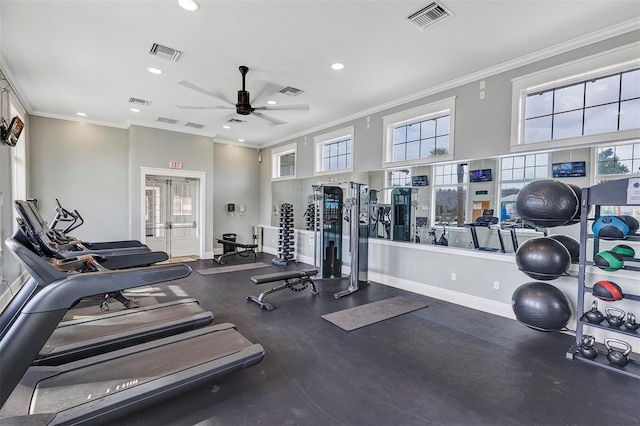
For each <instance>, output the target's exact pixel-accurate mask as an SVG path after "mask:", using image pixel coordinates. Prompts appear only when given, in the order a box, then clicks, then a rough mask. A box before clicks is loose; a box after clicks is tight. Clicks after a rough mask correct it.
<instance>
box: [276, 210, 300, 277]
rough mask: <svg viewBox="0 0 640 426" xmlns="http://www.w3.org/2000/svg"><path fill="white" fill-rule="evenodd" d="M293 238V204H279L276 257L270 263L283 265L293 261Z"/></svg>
mask: <svg viewBox="0 0 640 426" xmlns="http://www.w3.org/2000/svg"><path fill="white" fill-rule="evenodd" d="M294 244H295V243H294V238H293V206H292V205H291V204H289V203H284V204H282V205H281V206H280V230H279V231H278V257H276V258H275V259H272V260H271V263H273V264H274V265H278V266H285V265H287V264H288V263H290V262H294V261H295V260H294V254H293V251H294V247H295V245H294Z"/></svg>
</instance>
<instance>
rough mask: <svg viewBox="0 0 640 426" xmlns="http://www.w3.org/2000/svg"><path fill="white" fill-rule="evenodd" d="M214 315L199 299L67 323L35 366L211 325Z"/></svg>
mask: <svg viewBox="0 0 640 426" xmlns="http://www.w3.org/2000/svg"><path fill="white" fill-rule="evenodd" d="M212 321H213V314H212V313H211V312H209V311H205V310H204V309H203V308H202V307H201V306H200V304H199V303H198V302H197V301H196V300H195V299H181V300H177V301H172V302H165V303H162V304H157V305H153V306H148V307H144V308H137V309H132V310H124V311H118V312H109V313H105V314H104V315H101V316H90V317H88V318H84V319H77V320H70V321H64V322H62V323H60V325H59V326H58V328H56V330H55V331H54V332H53V334H52V335H51V337H50V338H49V340H48V341H47V343H46V344H45V345H44V347H43V348H42V349H41V350H40V353H39V354H38V357H37V358H36V359H35V360H34V361H33V363H32V364H33V365H57V364H61V363H64V362H71V361H75V360H77V359H80V358H86V357H88V356H93V355H97V354H99V353H101V352H105V351H107V350H115V349H119V348H123V347H126V346H130V345H132V344H135V343H140V342H144V341H148V340H151V339H155V338H159V337H164V336H167V335H169V334H175V333H178V332H181V331H186V330H192V329H194V328H197V327H201V326H204V325H208V324H210V323H211V322H212Z"/></svg>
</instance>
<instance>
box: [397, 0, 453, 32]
mask: <svg viewBox="0 0 640 426" xmlns="http://www.w3.org/2000/svg"><path fill="white" fill-rule="evenodd" d="M450 16H452V13H451V12H449V11H448V10H447V9H445V8H444V6H442V5H440V4H438V3H436V2H433V3H430V4H428V5H427V6H425V7H423V8H422V9H420V10H418V11H417V12H414V13H412V14H411V15H409V16H407V19H408V20H409V21H411V22H413V23H414V24H416V26H417V27H418V28H420V29H421V30H424V29H426V28H427V27H430V26H431V25H435V24H437V23H438V22H440V21H443V20H445V19H447V18H448V17H450Z"/></svg>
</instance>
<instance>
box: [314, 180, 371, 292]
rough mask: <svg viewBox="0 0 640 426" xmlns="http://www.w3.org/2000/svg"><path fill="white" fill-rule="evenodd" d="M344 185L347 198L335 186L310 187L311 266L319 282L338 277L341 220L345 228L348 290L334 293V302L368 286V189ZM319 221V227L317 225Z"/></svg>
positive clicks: (349, 183) (342, 183)
mask: <svg viewBox="0 0 640 426" xmlns="http://www.w3.org/2000/svg"><path fill="white" fill-rule="evenodd" d="M338 185H348V197H347V198H346V199H344V191H343V189H342V188H341V187H340V186H336V184H332V185H327V184H320V185H313V192H314V195H313V202H314V203H315V211H316V212H318V213H319V214H317V215H315V216H314V220H315V222H316V223H314V226H313V229H314V251H313V258H314V266H315V267H316V268H318V271H319V273H320V276H321V277H322V278H340V277H341V276H342V231H343V229H342V228H343V217H344V218H345V220H347V221H348V224H349V253H350V257H351V259H350V266H351V274H350V276H349V287H348V288H347V289H346V290H343V291H339V292H337V293H334V295H333V297H335V298H336V299H338V298H340V297H342V296H346V295H348V294H351V293H354V292H356V291H357V290H358V289H359V288H360V286H362V285H366V284H367V283H368V277H367V273H368V269H369V265H368V256H369V241H368V230H369V228H368V223H369V219H368V215H369V214H368V202H367V196H368V194H369V191H368V187H367V185H365V184H362V183H357V182H341V183H339V184H338ZM318 220H319V223H317V221H318Z"/></svg>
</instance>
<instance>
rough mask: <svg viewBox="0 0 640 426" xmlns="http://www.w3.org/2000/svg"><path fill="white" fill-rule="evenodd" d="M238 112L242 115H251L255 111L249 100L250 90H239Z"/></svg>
mask: <svg viewBox="0 0 640 426" xmlns="http://www.w3.org/2000/svg"><path fill="white" fill-rule="evenodd" d="M236 112H237V113H238V114H241V115H249V114H251V113H252V112H253V108H251V103H250V102H249V92H247V91H246V90H238V103H237V104H236Z"/></svg>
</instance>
